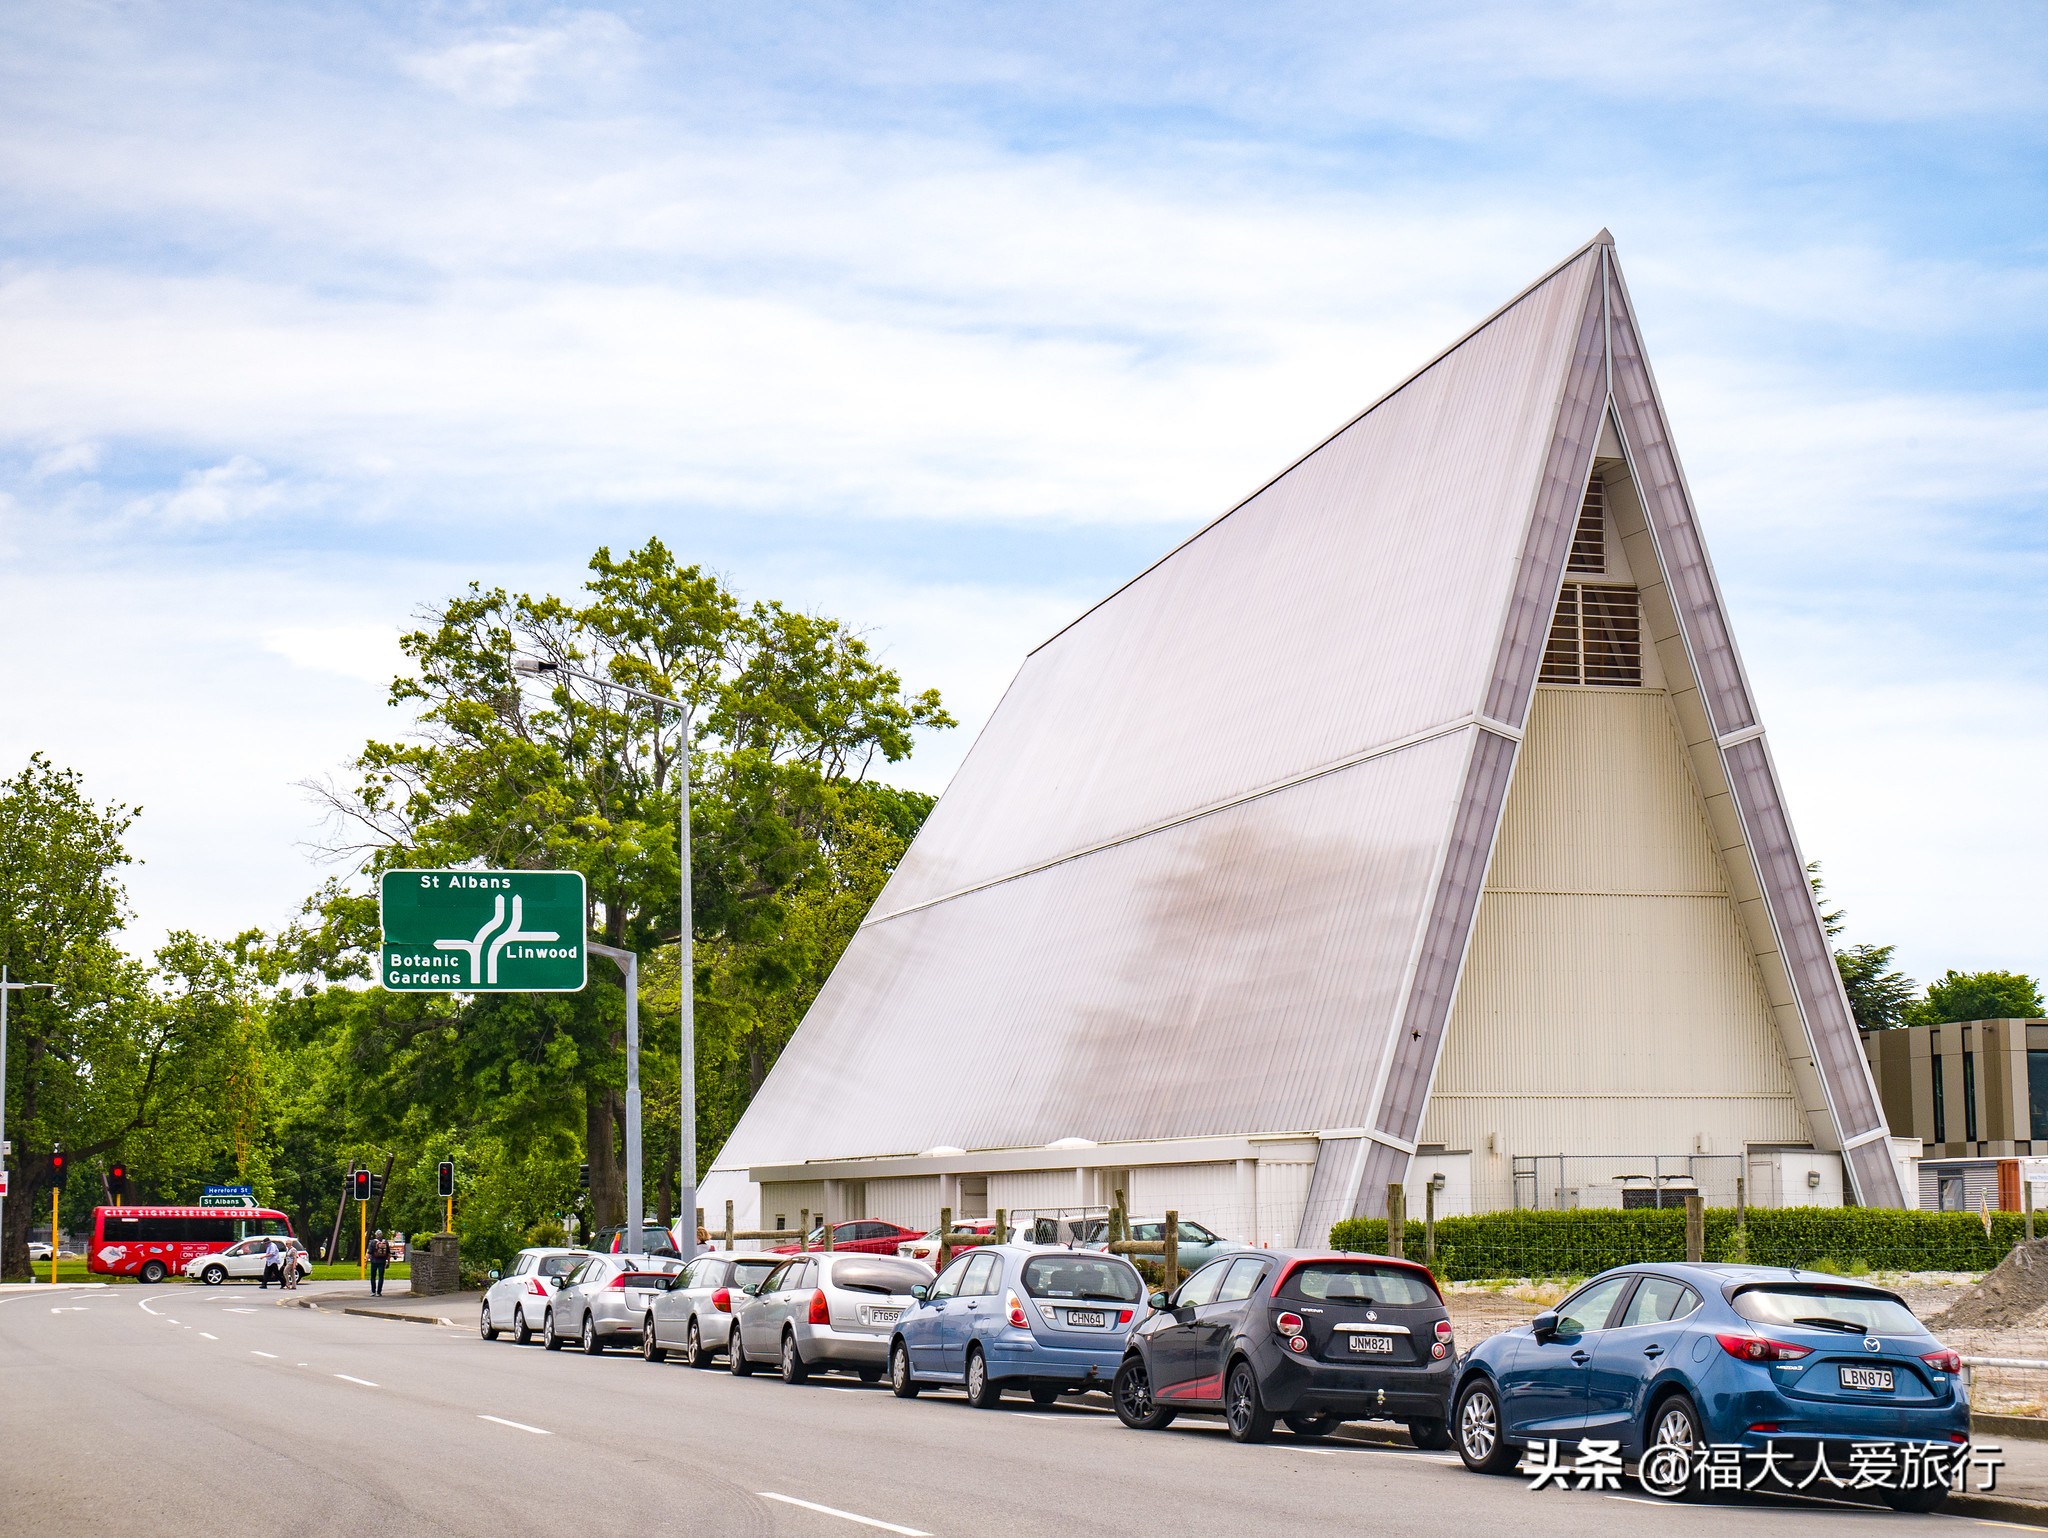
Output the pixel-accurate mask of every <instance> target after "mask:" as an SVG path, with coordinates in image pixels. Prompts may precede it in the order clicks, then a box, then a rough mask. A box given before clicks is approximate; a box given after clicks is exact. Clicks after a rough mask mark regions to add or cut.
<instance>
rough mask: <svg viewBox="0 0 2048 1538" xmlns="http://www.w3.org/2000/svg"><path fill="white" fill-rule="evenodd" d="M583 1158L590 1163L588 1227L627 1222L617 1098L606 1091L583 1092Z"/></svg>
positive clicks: (592, 1090)
mask: <svg viewBox="0 0 2048 1538" xmlns="http://www.w3.org/2000/svg"><path fill="white" fill-rule="evenodd" d="M583 1104H584V1129H583V1156H584V1158H585V1159H586V1160H587V1161H588V1162H589V1164H590V1224H591V1227H593V1228H609V1227H611V1226H613V1225H614V1224H617V1223H623V1222H625V1221H626V1189H625V1188H626V1179H625V1171H624V1170H623V1169H621V1168H620V1166H619V1154H618V1146H617V1145H618V1125H619V1117H618V1109H619V1107H618V1097H617V1096H616V1095H614V1094H613V1093H612V1092H611V1091H610V1090H608V1089H590V1090H586V1091H585V1092H584V1098H583Z"/></svg>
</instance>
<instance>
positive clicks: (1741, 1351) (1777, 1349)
mask: <svg viewBox="0 0 2048 1538" xmlns="http://www.w3.org/2000/svg"><path fill="white" fill-rule="evenodd" d="M1714 1339H1716V1340H1718V1341H1719V1342H1720V1343H1721V1349H1722V1350H1723V1351H1725V1352H1727V1353H1728V1354H1729V1355H1730V1356H1734V1357H1740V1358H1741V1359H1742V1360H1743V1361H1745V1362H1796V1361H1798V1360H1799V1358H1801V1357H1802V1356H1811V1355H1812V1354H1813V1352H1812V1348H1811V1347H1809V1346H1791V1345H1787V1344H1786V1343H1785V1342H1784V1341H1782V1340H1765V1339H1764V1338H1763V1337H1762V1336H1761V1335H1716V1336H1715V1337H1714Z"/></svg>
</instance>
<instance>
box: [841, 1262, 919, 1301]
mask: <svg viewBox="0 0 2048 1538" xmlns="http://www.w3.org/2000/svg"><path fill="white" fill-rule="evenodd" d="M931 1279H932V1268H931V1267H930V1266H923V1265H919V1264H918V1263H917V1262H916V1261H914V1260H889V1259H885V1258H883V1257H880V1256H877V1257H874V1258H873V1259H861V1260H841V1261H835V1262H834V1263H833V1266H832V1285H833V1286H834V1287H844V1288H846V1289H848V1290H849V1291H852V1292H881V1293H899V1292H905V1293H907V1292H909V1291H910V1289H911V1288H913V1287H915V1286H917V1285H918V1283H920V1282H928V1281H930V1280H931Z"/></svg>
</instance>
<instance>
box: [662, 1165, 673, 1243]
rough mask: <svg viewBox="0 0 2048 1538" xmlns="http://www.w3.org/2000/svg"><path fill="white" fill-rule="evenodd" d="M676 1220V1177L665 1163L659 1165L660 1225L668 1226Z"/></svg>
mask: <svg viewBox="0 0 2048 1538" xmlns="http://www.w3.org/2000/svg"><path fill="white" fill-rule="evenodd" d="M675 1220H676V1177H675V1172H674V1171H673V1170H671V1169H670V1168H669V1167H668V1165H667V1164H666V1163H664V1164H663V1165H662V1167H661V1226H662V1227H663V1228H667V1227H669V1226H670V1225H671V1224H673V1223H674V1222H675Z"/></svg>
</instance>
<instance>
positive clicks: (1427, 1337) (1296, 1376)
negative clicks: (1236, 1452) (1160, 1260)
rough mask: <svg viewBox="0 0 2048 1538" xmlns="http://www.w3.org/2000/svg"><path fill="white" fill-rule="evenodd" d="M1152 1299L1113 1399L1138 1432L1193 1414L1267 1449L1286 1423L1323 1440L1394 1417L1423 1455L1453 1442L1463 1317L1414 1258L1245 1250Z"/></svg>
mask: <svg viewBox="0 0 2048 1538" xmlns="http://www.w3.org/2000/svg"><path fill="white" fill-rule="evenodd" d="M1151 1302H1152V1306H1153V1307H1154V1309H1156V1310H1157V1312H1155V1313H1154V1314H1153V1315H1152V1316H1151V1317H1150V1318H1148V1319H1146V1320H1145V1321H1144V1322H1143V1323H1142V1324H1140V1325H1139V1326H1138V1328H1137V1330H1136V1331H1135V1332H1134V1333H1133V1334H1132V1336H1131V1343H1130V1349H1129V1351H1128V1352H1127V1353H1126V1354H1125V1356H1124V1358H1123V1360H1122V1362H1121V1363H1120V1364H1119V1365H1118V1367H1117V1372H1116V1384H1115V1388H1114V1391H1113V1392H1112V1394H1111V1396H1110V1397H1111V1400H1112V1402H1113V1403H1114V1404H1115V1406H1116V1413H1117V1416H1118V1418H1119V1419H1120V1420H1122V1421H1123V1423H1124V1424H1125V1425H1126V1426H1130V1427H1133V1428H1135V1429H1137V1430H1140V1431H1156V1430H1158V1429H1159V1428H1161V1427H1163V1426H1166V1425H1168V1424H1170V1423H1171V1422H1172V1421H1173V1419H1174V1418H1175V1417H1176V1416H1177V1415H1180V1414H1183V1413H1186V1412H1190V1411H1192V1412H1194V1413H1197V1414H1210V1415H1221V1416H1222V1417H1223V1419H1224V1423H1225V1424H1226V1425H1227V1426H1228V1427H1229V1430H1230V1434H1231V1436H1232V1437H1234V1438H1236V1439H1237V1440H1238V1441H1240V1442H1262V1441H1264V1440H1265V1439H1266V1438H1267V1437H1269V1436H1271V1435H1272V1433H1273V1426H1274V1424H1275V1422H1276V1421H1282V1422H1284V1423H1285V1424H1286V1426H1287V1429H1288V1430H1290V1431H1292V1432H1293V1433H1294V1434H1295V1435H1296V1436H1300V1437H1306V1438H1318V1437H1324V1436H1327V1435H1329V1433H1330V1432H1332V1431H1334V1430H1335V1429H1336V1428H1337V1427H1338V1426H1339V1425H1340V1424H1342V1423H1343V1422H1344V1421H1347V1420H1395V1421H1404V1422H1406V1423H1407V1426H1408V1434H1409V1436H1410V1437H1411V1438H1412V1439H1413V1440H1414V1442H1415V1444H1416V1445H1417V1446H1418V1447H1429V1448H1443V1447H1446V1446H1448V1445H1449V1437H1448V1436H1447V1434H1446V1430H1445V1425H1444V1406H1445V1405H1446V1403H1448V1401H1449V1399H1450V1389H1451V1381H1452V1377H1453V1375H1454V1373H1455V1371H1456V1366H1457V1364H1456V1361H1455V1359H1454V1355H1455V1354H1454V1352H1453V1350H1452V1343H1451V1321H1450V1315H1449V1313H1448V1312H1447V1311H1446V1310H1445V1308H1444V1300H1443V1296H1442V1294H1441V1293H1439V1292H1438V1291H1437V1286H1436V1281H1435V1279H1434V1278H1433V1277H1431V1276H1430V1274H1429V1272H1428V1270H1427V1269H1425V1268H1424V1267H1422V1266H1419V1265H1416V1264H1415V1263H1414V1262H1412V1261H1405V1260H1395V1259H1391V1258H1389V1257H1387V1256H1382V1255H1332V1254H1326V1253H1323V1252H1320V1251H1304V1250H1248V1251H1240V1252H1238V1253H1237V1254H1234V1255H1225V1256H1222V1257H1220V1258H1218V1259H1216V1260H1213V1261H1211V1262H1210V1263H1209V1264H1208V1265H1206V1266H1204V1267H1202V1269H1201V1270H1199V1271H1197V1272H1195V1274H1194V1275H1192V1276H1190V1277H1189V1278H1188V1279H1187V1280H1186V1281H1184V1282H1182V1283H1181V1284H1180V1287H1179V1288H1178V1289H1177V1290H1176V1291H1175V1292H1174V1293H1172V1294H1171V1296H1169V1295H1168V1294H1165V1293H1158V1294H1155V1295H1154V1296H1153V1298H1152V1299H1151Z"/></svg>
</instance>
